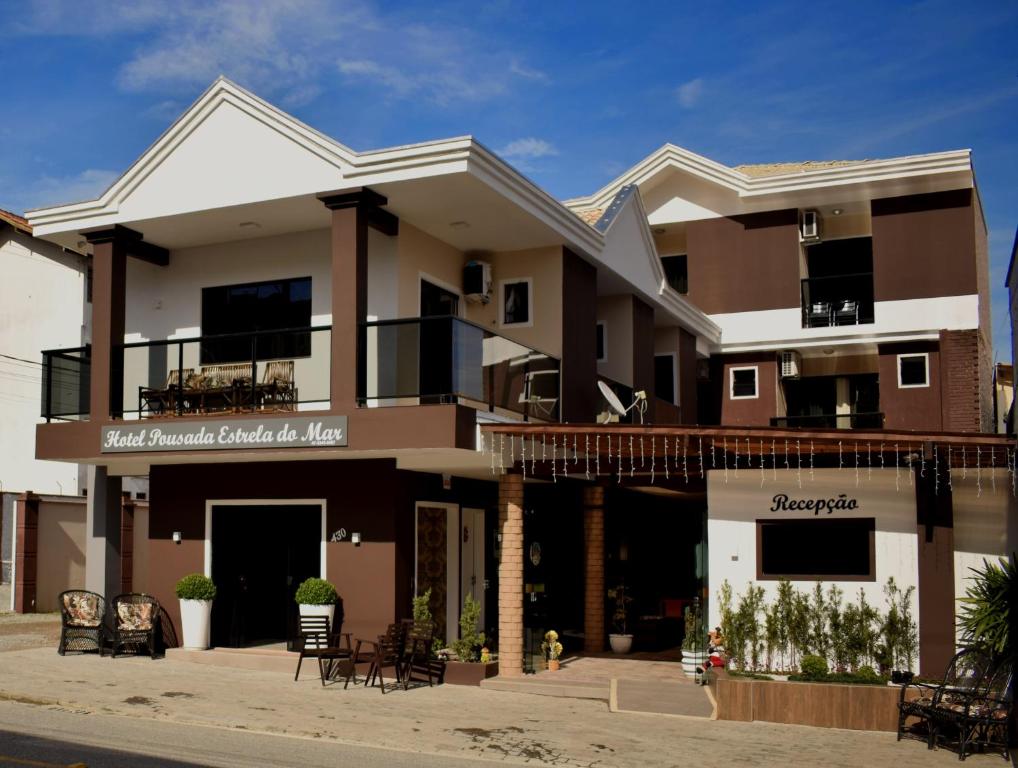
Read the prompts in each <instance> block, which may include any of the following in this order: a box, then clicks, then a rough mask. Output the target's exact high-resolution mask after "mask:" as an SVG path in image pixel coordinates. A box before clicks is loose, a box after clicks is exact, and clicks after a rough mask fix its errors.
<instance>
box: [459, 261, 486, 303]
mask: <svg viewBox="0 0 1018 768" xmlns="http://www.w3.org/2000/svg"><path fill="white" fill-rule="evenodd" d="M463 298H465V299H466V300H467V301H472V302H475V303H479V304H487V303H488V302H489V301H491V264H489V263H488V262H486V261H468V262H467V264H466V266H465V267H463Z"/></svg>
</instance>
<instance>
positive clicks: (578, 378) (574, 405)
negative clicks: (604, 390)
mask: <svg viewBox="0 0 1018 768" xmlns="http://www.w3.org/2000/svg"><path fill="white" fill-rule="evenodd" d="M596 382H597V270H596V269H594V267H592V266H591V265H590V264H588V263H587V262H586V261H584V260H583V259H582V258H580V257H579V256H577V255H576V254H575V253H573V252H572V251H570V250H569V249H568V248H563V249H562V363H561V368H560V370H559V386H560V388H561V395H562V396H561V398H560V400H559V402H560V404H561V405H560V406H559V418H560V420H561V421H571V422H574V423H579V424H588V423H590V422H592V421H594V417H595V416H596V415H597V406H598V399H599V397H600V396H599V395H598V392H597V383H596Z"/></svg>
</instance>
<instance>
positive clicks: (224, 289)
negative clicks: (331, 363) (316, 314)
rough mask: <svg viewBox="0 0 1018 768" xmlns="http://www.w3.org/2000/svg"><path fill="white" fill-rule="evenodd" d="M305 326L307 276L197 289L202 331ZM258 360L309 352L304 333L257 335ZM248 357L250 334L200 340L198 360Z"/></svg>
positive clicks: (307, 335) (308, 295)
mask: <svg viewBox="0 0 1018 768" xmlns="http://www.w3.org/2000/svg"><path fill="white" fill-rule="evenodd" d="M310 326H311V278H310V277H297V278H292V279H289V280H270V281H267V282H264V283H245V284H242V285H220V286H215V287H213V288H202V292H201V329H202V335H203V336H218V335H220V334H227V333H250V332H251V331H273V330H281V329H285V328H309V327H310ZM256 344H257V349H256V352H257V355H258V358H259V359H262V360H266V359H269V360H271V359H274V358H294V357H309V356H310V355H311V334H310V333H284V334H271V333H270V334H262V335H259V336H258V337H257V342H256ZM250 359H251V337H243V336H241V337H238V338H232V339H218V340H210V341H205V342H202V346H201V362H202V365H209V364H214V363H240V362H244V361H246V360H250Z"/></svg>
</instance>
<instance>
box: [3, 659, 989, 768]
mask: <svg viewBox="0 0 1018 768" xmlns="http://www.w3.org/2000/svg"><path fill="white" fill-rule="evenodd" d="M0 699H2V700H7V701H13V702H21V703H23V704H24V705H25V706H29V707H45V708H48V709H50V710H54V711H59V710H63V711H69V712H76V713H81V714H83V715H86V716H87V715H90V714H95V715H104V714H105V715H121V716H126V717H132V718H149V719H155V720H171V721H175V722H180V723H194V724H202V725H210V726H218V727H226V728H236V729H243V730H247V731H251V732H263V733H270V734H272V733H275V734H288V735H292V736H300V737H307V738H314V739H333V740H337V741H342V742H345V743H350V744H358V745H374V746H386V747H392V748H396V749H406V750H413V751H418V752H423V753H431V754H439V755H449V756H462V757H484V758H488V759H492V760H499V761H507V762H529V763H532V764H552V765H562V766H599V767H600V766H605V767H609V766H637V765H639V766H652V767H653V766H675V765H690V764H695V765H697V766H698V767H699V766H704V767H705V768H709V767H710V766H718V767H719V768H733V766H738V765H755V766H782V767H784V766H787V765H790V764H794V765H804V766H839V767H840V766H845V768H848V767H849V766H852V767H853V768H854V766H860V765H889V764H892V763H893V764H894V765H895V768H910V767H911V766H915V767H916V768H920V767H922V768H933V767H935V766H948V765H952V766H953V765H957V762H958V758H957V757H956V756H955V755H954V754H952V753H950V752H947V751H937V752H928V751H927V750H926V747H925V745H923V744H920V743H918V742H909V743H901V744H897V743H895V738H894V735H893V734H884V733H866V732H855V731H836V730H828V729H819V728H806V727H800V726H787V725H776V724H770V723H728V722H716V721H703V720H691V719H685V718H675V717H667V716H660V715H647V714H625V713H616V714H613V713H610V712H609V711H608V708H607V706H606V705H605V704H604V702H598V701H587V700H578V699H556V698H550V697H543V696H533V695H528V694H517V693H506V692H500V691H488V690H482V689H479V688H468V687H461V686H436V687H435V688H428V687H427V686H425V687H423V688H416V689H411V690H410V691H406V692H404V691H393V692H391V693H388V694H386V695H385V696H382V695H381V694H380V693H379V691H378V689H377V688H373V689H365V688H363V687H362V686H358V687H357V688H353V687H351V689H350V690H346V691H344V690H343V687H342V685H335V686H330V687H328V688H324V689H323V688H322V686H321V684H320V683H319V681H318V679H317V677H315V676H314V675H313V674H312V671H311V670H308V675H307V677H304V676H303V674H302V678H301V680H300V681H299V682H297V683H295V682H293V680H292V678H288V677H287V676H285V675H281V674H279V673H272V672H255V671H249V670H238V669H228V668H220V667H210V666H206V665H199V664H192V663H188V662H173V661H166V660H159V661H151V660H149V659H147V658H127V657H125V658H118V659H115V660H113V659H110V658H104V659H100V658H99V657H98V656H96V655H73V656H72V655H68V656H66V657H60V656H58V655H57V654H56V651H55V650H54V648H53V647H50V648H38V649H33V650H24V651H11V652H9V653H0ZM999 761H1000V758H999V757H996V758H994V757H991V756H975V757H973V758H970V760H969V762H970V763H972V764H974V765H977V766H978V765H982V764H986V765H990V764H992V765H998V764H999ZM295 762H299V760H295Z"/></svg>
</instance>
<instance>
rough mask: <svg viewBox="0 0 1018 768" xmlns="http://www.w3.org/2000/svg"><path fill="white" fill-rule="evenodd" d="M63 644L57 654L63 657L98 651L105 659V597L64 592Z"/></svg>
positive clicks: (81, 591)
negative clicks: (78, 652)
mask: <svg viewBox="0 0 1018 768" xmlns="http://www.w3.org/2000/svg"><path fill="white" fill-rule="evenodd" d="M58 602H59V603H60V643H59V645H57V653H59V654H60V655H61V656H63V655H64V654H65V653H66V652H67V651H91V650H97V651H99V655H100V656H102V655H103V646H104V641H105V635H106V633H105V628H104V627H103V619H104V618H105V617H106V601H105V600H104V599H103V596H102V595H100V594H97V593H95V592H89V591H87V590H84V589H71V590H68V591H66V592H61V593H60V597H59V598H58Z"/></svg>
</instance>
